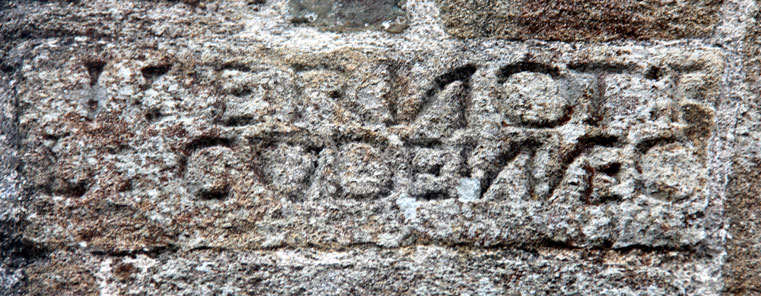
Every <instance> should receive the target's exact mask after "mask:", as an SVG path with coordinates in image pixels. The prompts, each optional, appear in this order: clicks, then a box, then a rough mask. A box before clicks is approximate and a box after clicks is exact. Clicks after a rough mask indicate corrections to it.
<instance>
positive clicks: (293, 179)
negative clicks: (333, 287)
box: [191, 62, 713, 205]
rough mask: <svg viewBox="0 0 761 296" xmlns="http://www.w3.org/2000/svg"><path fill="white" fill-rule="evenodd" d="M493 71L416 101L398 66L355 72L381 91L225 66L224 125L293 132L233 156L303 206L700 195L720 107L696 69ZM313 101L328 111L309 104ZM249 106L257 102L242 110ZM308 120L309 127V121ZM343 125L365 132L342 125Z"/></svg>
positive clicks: (439, 80) (439, 87)
mask: <svg viewBox="0 0 761 296" xmlns="http://www.w3.org/2000/svg"><path fill="white" fill-rule="evenodd" d="M488 69H494V68H490V67H485V66H475V65H470V64H465V65H463V66H459V67H454V68H452V69H451V70H449V71H447V72H445V73H443V74H441V75H439V76H437V77H433V78H432V79H431V81H430V83H429V84H428V85H427V86H426V88H425V89H423V90H421V91H419V92H418V93H417V95H415V94H414V92H413V93H411V97H409V98H408V97H401V96H400V95H399V93H406V94H410V92H409V90H398V89H395V87H400V85H401V84H400V82H398V81H397V82H392V81H390V80H389V79H392V78H394V77H397V78H398V76H399V71H404V69H400V68H399V65H392V66H387V65H383V64H382V65H372V66H367V67H366V68H363V69H359V70H356V71H360V72H362V71H364V72H362V73H361V75H370V76H371V77H369V78H368V79H370V80H372V81H374V82H373V83H354V82H352V80H351V79H349V78H350V77H351V75H352V74H351V73H348V72H346V71H344V70H328V69H320V68H314V67H312V68H304V67H297V68H296V71H297V72H296V74H288V73H287V72H281V71H278V70H267V71H260V72H257V71H253V70H251V69H243V70H241V69H223V70H221V71H220V73H221V77H223V79H222V80H223V81H225V82H223V83H222V89H223V90H224V92H226V93H227V94H229V95H230V96H231V97H230V100H228V104H227V108H226V109H225V111H224V112H225V113H224V115H223V116H222V117H223V118H222V122H223V123H225V124H226V125H227V126H228V127H230V128H237V129H241V128H243V129H244V130H246V129H251V128H254V127H256V129H261V128H264V129H265V130H266V129H267V128H268V127H266V126H265V127H261V125H262V124H260V122H265V117H266V116H270V117H272V118H276V119H277V120H279V121H283V122H290V123H288V124H286V125H284V126H287V128H286V129H287V131H283V130H280V131H275V130H272V128H270V132H276V133H277V136H269V137H264V138H259V136H249V141H248V142H247V143H249V144H251V145H252V146H250V147H251V148H250V149H237V150H236V151H237V152H236V153H253V154H255V155H257V156H256V158H257V159H258V162H257V165H258V166H259V169H258V170H259V172H261V174H262V180H261V181H262V182H265V183H267V186H268V187H269V188H271V189H272V190H273V192H275V193H277V194H281V195H284V196H287V197H288V198H290V199H292V200H304V199H305V198H306V196H307V195H308V196H311V197H310V198H314V197H317V196H331V197H333V198H351V199H379V198H384V197H386V196H389V195H391V194H394V193H401V194H407V195H409V196H410V197H413V198H415V199H418V200H441V199H452V198H458V199H460V200H464V201H467V200H478V199H482V200H509V199H525V200H529V199H531V200H541V201H545V202H548V203H571V204H585V205H595V204H603V203H607V202H613V201H621V200H628V199H632V198H634V197H635V196H637V195H643V196H647V197H650V198H655V199H660V200H664V201H669V202H678V201H680V200H684V199H686V198H689V197H690V196H694V195H696V194H698V193H699V192H700V191H701V190H702V188H703V186H704V184H705V182H706V180H705V178H706V177H705V166H704V162H705V152H704V149H705V147H706V141H707V140H708V138H709V137H710V135H711V129H712V122H713V119H712V116H713V113H712V111H711V108H710V107H708V105H706V104H705V102H706V101H708V100H709V99H705V98H701V96H704V94H699V93H696V92H695V91H694V90H692V89H691V88H692V87H691V86H690V85H691V84H694V83H695V81H693V80H694V79H693V78H694V77H695V76H696V75H697V74H695V73H697V72H696V71H697V70H694V69H692V70H691V69H682V68H678V67H672V66H668V65H666V66H663V67H651V68H647V69H641V68H640V67H637V66H634V65H620V64H595V63H577V64H568V65H550V64H542V63H537V62H518V63H514V64H508V65H503V66H501V67H498V68H497V69H498V70H497V71H494V70H488ZM698 70H699V69H698ZM365 72H366V73H365ZM372 75H376V76H377V75H379V76H378V77H375V76H372ZM278 77H279V78H282V79H278ZM682 83H684V86H683V85H682ZM685 87H686V88H689V89H684V88H685ZM393 93H396V94H397V95H395V96H394V95H391V94H393ZM475 93H478V94H479V97H478V100H480V101H478V102H477V103H474V100H475V97H474V96H475V95H474V94H475ZM288 96H290V99H289V103H288V104H284V103H282V102H281V103H280V105H285V106H289V107H288V109H287V110H274V109H269V108H268V107H267V106H268V101H271V100H283V97H288ZM315 98H322V99H321V100H322V102H328V103H327V104H322V105H317V104H313V103H310V102H312V101H314V100H315ZM243 101H247V102H260V103H256V104H247V105H246V106H249V107H247V108H237V107H235V106H236V104H241V103H240V102H243ZM251 106H253V107H255V108H254V109H251ZM307 111H308V112H309V114H312V117H308V118H304V117H303V115H300V114H302V113H304V112H307ZM474 112H481V114H484V113H488V112H494V113H493V114H492V115H491V116H492V117H491V118H496V120H493V121H490V122H487V123H484V122H480V121H477V120H474V119H473V118H474V116H473V113H474ZM314 114H320V115H319V116H318V117H314ZM323 115H324V117H323ZM334 120H339V121H340V120H348V121H349V122H351V124H346V125H347V126H348V125H352V124H353V125H352V126H356V127H352V128H346V127H344V126H342V125H340V124H338V125H336V126H331V125H330V121H334ZM296 122H302V123H303V125H304V126H307V127H298V125H297V124H296ZM309 124H312V125H311V126H316V128H314V130H313V129H311V128H309V127H308V126H309ZM279 129H282V127H281V128H279ZM265 132H266V131H265ZM487 132H488V133H490V135H491V136H485V133H487ZM495 135H496V136H495ZM265 138H267V139H268V140H267V139H265ZM276 138H278V139H279V140H277V141H274V140H273V139H276ZM283 139H285V140H283ZM265 142H266V143H265ZM236 143H239V144H240V143H245V141H237V142H236ZM215 149H229V148H224V147H222V148H215ZM207 154H208V156H206V155H207ZM213 154H214V152H213V151H203V153H198V155H195V156H193V161H196V160H195V159H196V158H199V161H201V160H200V158H201V157H207V158H208V157H212V156H213ZM210 169H214V167H211V168H210ZM216 170H223V169H222V168H219V169H216ZM196 171H197V170H195V169H194V170H193V174H200V173H199V172H196ZM209 173H215V174H216V172H209ZM191 177H192V178H195V179H199V180H200V179H203V178H201V177H198V176H195V175H192V176H191ZM212 179H213V180H212ZM212 179H209V180H206V181H202V182H201V181H199V182H200V183H199V182H196V183H199V184H206V185H201V187H199V188H200V189H194V190H196V191H198V190H201V191H204V192H209V193H204V194H206V195H207V196H219V195H222V193H220V192H225V190H226V189H225V186H227V185H225V184H227V183H226V182H227V181H225V180H223V179H219V178H218V177H215V178H212ZM217 179H219V180H217ZM207 183H208V184H207Z"/></svg>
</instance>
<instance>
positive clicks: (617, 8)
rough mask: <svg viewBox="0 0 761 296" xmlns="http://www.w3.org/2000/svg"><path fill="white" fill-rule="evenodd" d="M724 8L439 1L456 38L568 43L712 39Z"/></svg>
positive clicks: (659, 2) (709, 4)
mask: <svg viewBox="0 0 761 296" xmlns="http://www.w3.org/2000/svg"><path fill="white" fill-rule="evenodd" d="M722 2H723V1H722V0H691V1H663V0H645V1H606V0H594V1H588V0H561V1H554V0H510V1H504V0H456V1H448V0H437V3H438V4H439V7H440V8H441V15H442V20H443V22H444V25H445V26H446V28H447V32H449V33H450V34H452V35H454V36H457V37H463V38H473V37H491V38H505V39H518V40H526V39H534V38H535V39H541V40H565V41H604V40H615V39H643V40H644V39H679V38H690V37H708V36H709V35H710V34H711V32H712V31H713V29H714V26H715V25H716V24H717V23H718V21H719V14H718V11H719V8H720V7H721V4H722Z"/></svg>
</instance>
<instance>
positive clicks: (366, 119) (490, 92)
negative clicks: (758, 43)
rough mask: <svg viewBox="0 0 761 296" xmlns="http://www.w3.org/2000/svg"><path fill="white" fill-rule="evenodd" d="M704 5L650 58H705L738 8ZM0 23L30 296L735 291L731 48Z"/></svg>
mask: <svg viewBox="0 0 761 296" xmlns="http://www.w3.org/2000/svg"><path fill="white" fill-rule="evenodd" d="M392 2H393V3H392ZM456 2H457V1H455V2H453V3H456ZM688 2H689V1H688ZM688 2H684V3H683V2H679V3H677V4H675V5H672V6H669V7H667V6H666V5H661V4H658V5H655V4H653V5H649V6H648V5H644V6H642V7H640V8H638V9H640V10H636V11H634V15H635V16H634V17H635V18H643V19H646V18H650V17H655V18H656V19H658V18H662V17H664V16H665V15H671V14H674V15H675V16H678V17H675V18H674V20H673V22H672V23H669V24H675V26H676V27H674V28H671V29H664V28H660V27H659V29H658V30H661V31H658V30H656V31H647V30H648V28H647V27H646V26H645V25H637V24H634V25H636V26H638V28H639V27H643V26H644V27H643V29H644V30H645V31H637V32H642V34H640V35H632V36H633V37H635V38H634V39H650V38H654V39H675V38H684V37H691V38H692V37H695V38H697V37H703V36H706V34H708V33H707V32H709V31H711V30H712V29H711V28H712V26H713V24H714V23H715V22H716V20H715V18H717V17H718V16H716V15H717V13H718V12H717V9H718V7H719V5H720V3H721V2H716V3H713V2H705V1H693V2H695V3H692V2H689V3H688ZM341 3H344V4H346V5H348V6H346V7H350V8H351V7H353V8H352V9H360V8H362V7H365V8H367V7H381V8H383V9H385V8H389V9H392V10H393V11H392V12H391V13H392V14H393V15H396V13H397V12H399V11H402V12H404V16H405V21H406V22H407V23H405V24H408V25H409V27H407V28H406V29H404V30H403V31H399V32H387V31H383V30H376V29H378V27H374V26H378V23H377V22H376V23H368V24H369V25H368V26H367V27H365V26H364V24H362V25H361V26H359V27H357V25H356V24H355V23H351V22H349V23H346V25H347V26H350V27H351V28H348V29H345V30H344V29H337V27H331V26H335V25H336V24H338V23H341V22H344V21H345V20H342V19H341V18H345V17H349V16H351V17H356V18H357V19H359V18H364V17H368V16H362V15H351V14H349V13H348V12H346V11H342V10H341V9H344V8H346V7H343V8H340V7H339V8H337V6H335V5H338V6H341V5H339V4H341ZM349 4H350V5H349ZM651 4H652V3H651ZM688 4H694V6H691V8H687V7H688V6H687V5H688ZM2 5H4V6H1V7H3V10H1V11H0V12H1V13H2V18H0V20H2V22H3V24H7V25H5V26H3V27H0V33H2V35H0V36H2V37H3V38H6V39H9V40H12V42H9V43H6V44H4V45H2V47H0V49H2V51H1V52H0V53H2V57H3V58H2V60H1V61H0V65H1V66H2V67H1V68H0V70H2V72H0V74H2V75H1V76H0V94H2V95H4V101H0V103H3V104H4V105H3V108H5V109H6V111H4V112H5V115H2V116H6V117H7V118H11V120H10V122H13V123H12V124H9V125H3V126H2V128H3V130H2V132H3V133H2V134H0V135H2V136H3V137H5V138H4V141H5V142H3V143H2V144H3V145H8V146H9V147H11V148H13V150H8V151H13V152H3V153H2V154H0V156H3V160H4V165H5V163H8V164H12V163H18V165H9V166H7V167H8V169H6V170H7V171H9V172H10V171H12V172H13V173H12V174H11V173H9V174H8V176H10V177H8V178H7V180H10V181H4V182H6V183H0V184H3V186H4V187H3V190H5V189H4V188H18V189H13V190H10V191H7V192H10V193H8V194H7V195H8V196H9V197H12V198H15V199H16V200H11V199H8V198H6V197H5V195H4V196H3V198H4V199H3V200H2V201H1V202H2V203H0V205H5V204H7V205H8V207H7V208H8V209H11V210H4V211H2V212H0V213H2V216H0V217H2V219H3V220H2V223H4V224H2V225H0V226H3V227H5V225H12V226H13V227H14V228H9V227H7V229H11V230H8V231H7V232H8V237H13V239H14V240H11V239H8V241H9V242H12V243H4V245H3V252H4V253H3V254H6V253H7V254H10V255H11V256H13V258H20V259H19V260H18V261H13V260H10V261H8V260H7V261H2V262H3V264H4V265H3V267H2V268H3V269H0V279H2V280H3V281H2V282H0V283H3V287H4V288H5V287H22V288H18V289H16V290H18V294H24V293H27V294H56V293H58V294H61V293H63V294H77V295H87V294H103V295H123V294H126V295H129V294H141V293H158V294H177V295H204V294H220V295H225V294H227V295H240V294H248V295H260V294H266V293H270V294H283V295H290V294H320V295H323V294H324V295H379V294H403V295H440V294H453V295H454V294H457V295H463V294H469V295H505V294H507V295H513V294H538V295H554V294H558V293H559V294H614V295H695V294H699V295H716V294H720V293H722V292H723V291H731V290H732V288H725V287H724V286H723V285H725V283H731V282H730V281H728V280H725V279H724V278H723V273H722V271H725V272H726V271H727V270H730V269H728V268H727V267H726V266H723V264H724V261H723V258H724V257H723V256H724V255H725V254H726V253H725V249H724V246H725V245H724V244H725V243H724V237H723V234H722V233H723V232H722V231H724V228H722V227H723V225H724V224H723V223H724V220H723V219H724V218H723V216H721V214H718V215H717V214H716V213H717V212H718V213H721V207H722V202H723V199H722V198H723V196H724V192H723V190H724V189H723V187H722V188H716V187H715V186H714V185H713V184H717V182H720V181H716V180H726V179H728V178H730V176H728V175H727V174H726V172H724V171H722V170H719V169H717V168H716V164H715V160H716V159H718V158H720V157H722V155H723V154H724V153H727V151H728V150H722V149H729V148H717V147H730V146H731V145H729V144H728V143H730V141H732V140H731V135H730V134H728V133H727V132H726V131H727V129H728V126H730V125H731V124H730V123H727V122H726V121H725V119H724V118H726V117H727V116H730V117H731V115H728V114H731V113H728V112H729V111H727V107H726V104H727V103H726V102H727V100H728V99H727V97H728V96H730V95H731V94H732V92H733V90H731V89H728V86H727V85H728V84H727V82H726V75H727V73H731V72H733V71H736V68H734V67H736V66H735V65H736V63H737V54H736V53H734V52H732V51H728V50H727V49H725V48H722V47H720V46H717V45H716V44H715V43H714V42H711V41H710V40H704V39H693V40H681V41H674V42H658V41H652V42H634V41H627V42H618V43H564V42H540V41H529V42H513V41H506V40H498V39H489V38H486V39H480V38H475V39H459V38H456V37H452V36H451V35H449V34H448V33H447V32H449V33H452V32H453V31H452V30H453V27H452V26H451V19H450V15H449V13H451V10H448V9H450V8H451V7H450V6H448V5H454V4H448V3H443V2H436V1H404V2H399V3H396V2H394V1H391V2H389V1H379V2H377V3H376V2H373V3H370V2H367V1H338V2H335V3H333V4H330V5H334V6H335V7H334V6H330V5H328V3H327V2H326V1H274V0H273V1H266V2H262V1H180V2H167V1H154V2H145V1H120V2H119V3H112V2H109V1H90V2H82V3H74V4H64V3H62V2H45V3H42V2H37V1H32V2H19V3H10V4H2ZM298 5H301V6H299V7H301V8H298V9H305V11H306V12H298V13H302V14H305V15H306V14H309V13H316V17H315V18H314V19H313V20H307V22H311V26H310V25H307V26H305V25H304V24H303V23H301V22H300V21H298V20H295V19H294V15H295V14H298V13H296V12H295V9H296V8H294V7H296V6H298ZM326 5H328V6H330V7H328V6H326ZM600 5H602V4H599V3H598V4H596V3H591V4H588V5H587V6H585V8H584V11H590V12H595V11H597V10H596V9H598V8H600V7H602V6H600ZM606 5H608V4H606ZM610 5H612V6H611V7H612V8H611V7H608V6H610ZM610 5H608V6H605V7H607V8H605V9H607V10H605V9H604V11H602V12H604V13H602V14H601V15H602V16H601V17H605V13H607V11H609V10H612V9H613V8H615V7H614V6H615V5H616V4H610ZM622 5H623V4H622ZM302 6H303V7H302ZM397 6H398V7H397ZM384 7H385V8H384ZM462 7H467V5H463V6H462ZM573 7H574V9H577V6H573ZM381 8H378V9H381ZM497 8H498V7H497ZM60 9H63V10H65V11H67V13H60V14H55V13H57V11H59V10H60ZM346 9H348V8H346ZM368 9H369V8H368ZM397 9H398V10H399V11H397ZM458 9H459V8H458ZM479 9H481V8H478V9H476V8H473V9H472V12H473V14H474V17H480V13H481V12H482V11H481V10H479ZM495 9H496V8H495ZM578 9H581V8H578ZM683 9H686V10H688V11H696V12H698V13H697V14H695V15H690V14H689V13H687V12H685V11H682V10H683ZM360 10H362V9H360ZM97 11H108V13H96V12H97ZM309 11H312V12H309ZM363 11H365V12H367V11H369V10H367V9H366V10H363ZM458 11H459V10H458ZM579 11H581V10H579ZM375 12H377V13H386V12H388V11H385V12H384V11H383V10H382V9H381V10H379V11H375ZM48 13H54V15H52V16H51V15H50V14H48ZM400 13H401V12H400ZM19 15H28V17H26V18H18V17H17V16H19ZM167 16H172V17H171V18H167ZM336 16H339V17H336ZM702 16H710V17H706V18H704V19H701V20H700V22H699V23H697V25H695V26H692V27H689V28H688V26H686V25H684V23H690V22H693V21H694V20H693V19H691V18H693V17H702ZM303 17H306V16H303ZM594 17H595V16H594V15H593V16H590V18H591V20H594ZM296 18H298V17H296ZM326 18H327V20H326ZM497 19H498V17H496V16H495V17H493V18H490V19H489V21H494V20H497ZM39 20H49V22H40V21H39ZM323 20H324V21H326V22H328V23H320V22H322V21H323ZM464 20H467V19H464ZM566 21H569V20H566ZM583 21H584V20H581V21H579V24H584V22H583ZM704 23H705V26H702V25H703V24H704ZM95 24H103V25H95ZM464 24H465V23H464ZM483 24H488V22H487V23H483ZM506 24H507V23H506ZM54 25H57V26H58V27H56V26H54ZM628 25H631V24H627V26H628ZM634 25H632V26H634ZM54 28H55V29H54ZM681 29H685V30H689V32H688V31H680V30H681ZM568 30H578V32H581V33H579V34H581V35H573V36H576V37H574V38H577V37H578V38H581V39H584V40H608V39H619V37H616V36H614V35H606V34H613V33H610V32H609V31H604V30H603V33H602V35H600V36H598V37H589V36H590V35H589V34H592V33H593V32H592V31H590V30H591V29H588V30H585V29H581V28H579V27H576V29H571V28H569V29H568ZM638 30H639V29H638ZM558 32H559V33H558V34H571V33H569V32H575V31H558ZM391 33H398V34H391ZM540 33H541V32H540ZM598 33H599V32H598ZM516 34H521V33H520V32H518V33H516ZM572 34H576V33H572ZM595 34H597V33H595ZM616 34H618V33H616ZM455 35H457V34H455ZM479 36H480V35H479ZM521 36H524V37H526V39H528V38H535V36H531V35H527V34H524V35H521ZM564 36H565V35H564ZM568 36H571V35H568ZM584 36H587V37H584ZM611 36H613V37H611ZM468 37H473V36H468ZM489 37H498V36H489ZM502 37H504V36H502ZM502 37H500V38H502ZM574 38H570V39H574ZM519 39H523V38H519ZM540 39H569V38H540ZM747 130H748V131H747V133H748V134H752V133H753V131H755V129H754V128H752V127H748V128H747ZM11 137H12V139H13V141H9V140H7V139H11ZM3 147H5V146H3ZM747 147H753V146H752V145H750V144H749V145H748V146H747ZM748 149H750V148H748ZM738 151H739V150H738ZM743 151H744V150H743ZM11 153H12V154H11ZM738 153H739V152H738ZM749 155H750V154H749ZM6 157H10V158H12V159H14V160H13V162H11V161H8V162H6V161H5V159H6ZM10 158H9V159H10ZM16 159H17V160H18V162H16ZM3 168H4V169H5V166H4V167H3ZM3 172H5V171H3ZM749 172H753V169H749ZM752 175H753V174H752V173H748V176H752ZM5 184H10V185H5ZM743 184H749V183H748V182H743ZM11 185H12V186H11ZM14 190H16V191H14ZM2 192H6V191H2ZM4 194H5V193H4ZM4 229H6V228H4ZM3 231H5V230H3ZM2 233H3V235H5V232H2ZM4 240H5V239H4ZM6 245H7V246H6ZM15 246H18V247H15ZM14 248H17V249H18V250H17V249H14ZM6 250H9V251H6ZM733 254H735V253H731V252H730V253H729V256H730V258H734V257H731V256H735V255H733ZM14 260H15V259H14ZM12 264H15V265H12ZM6 266H9V267H6ZM730 271H732V270H730ZM732 272H735V271H732ZM19 274H21V275H19ZM737 278H738V279H740V278H741V277H737ZM196 279H203V280H202V281H196ZM6 282H7V283H8V284H5V283H6ZM409 283H414V284H409ZM738 285H739V284H738ZM5 289H6V290H9V289H10V288H5ZM742 289H745V290H742ZM742 289H739V288H738V290H737V291H750V290H748V289H750V288H742ZM0 292H3V290H0ZM0 294H2V293H0Z"/></svg>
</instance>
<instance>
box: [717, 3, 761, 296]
mask: <svg viewBox="0 0 761 296" xmlns="http://www.w3.org/2000/svg"><path fill="white" fill-rule="evenodd" d="M759 17H761V15H759V13H758V12H756V13H755V14H754V15H753V19H752V22H751V23H750V24H749V28H748V32H747V34H746V38H745V40H744V41H745V44H746V46H747V47H745V49H744V51H743V52H742V54H743V55H744V58H745V60H744V69H745V73H746V75H747V76H746V77H747V78H746V79H747V83H748V84H747V85H748V92H749V93H748V94H747V95H746V96H745V97H743V98H742V100H741V101H740V103H741V104H740V106H739V108H740V110H739V114H738V116H737V120H738V122H737V131H736V133H735V135H736V137H737V138H736V140H735V141H734V143H735V144H734V145H735V147H734V150H735V153H734V154H733V156H732V169H733V176H732V178H731V179H730V183H729V184H730V185H729V194H730V198H728V200H727V207H726V209H727V210H726V212H727V216H728V224H729V233H730V235H731V236H732V239H731V240H729V241H728V242H727V252H728V258H727V265H726V267H725V268H724V271H725V274H726V275H725V279H726V286H727V290H728V291H729V292H730V293H732V294H735V295H750V294H758V293H761V282H760V280H761V276H760V275H759V272H758V271H759V270H761V257H759V254H761V198H759V196H761V166H760V165H761V126H760V125H759V124H760V123H761V104H760V101H759V99H760V98H759V92H761V60H760V58H761V39H759V33H761V24H759V20H761V18H759Z"/></svg>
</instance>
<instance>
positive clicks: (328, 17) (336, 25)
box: [288, 0, 407, 33]
mask: <svg viewBox="0 0 761 296" xmlns="http://www.w3.org/2000/svg"><path fill="white" fill-rule="evenodd" d="M401 5H403V1H399V0H375V1H357V0H343V1H331V0H290V1H288V12H289V13H290V17H291V20H292V21H293V22H295V23H308V24H310V25H313V26H316V27H319V28H324V29H326V30H330V31H336V32H345V31H354V30H361V29H366V28H375V29H384V30H386V31H389V32H392V33H399V32H401V31H402V30H404V29H405V28H407V16H406V14H405V12H404V10H402V8H401V7H400V6H401Z"/></svg>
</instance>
